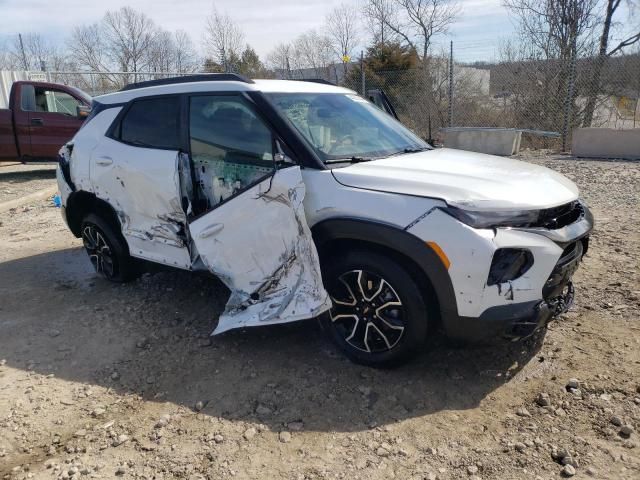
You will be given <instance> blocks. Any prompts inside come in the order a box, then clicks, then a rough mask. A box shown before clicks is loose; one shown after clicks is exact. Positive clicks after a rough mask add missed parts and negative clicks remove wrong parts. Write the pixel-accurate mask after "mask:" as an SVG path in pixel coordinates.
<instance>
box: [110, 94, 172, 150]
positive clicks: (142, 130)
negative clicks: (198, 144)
mask: <svg viewBox="0 0 640 480" xmlns="http://www.w3.org/2000/svg"><path fill="white" fill-rule="evenodd" d="M179 123H180V99H179V98H178V97H160V98H152V99H148V100H136V101H135V102H134V103H133V104H132V105H131V107H130V108H129V110H127V112H126V113H125V115H124V117H122V120H121V121H120V131H119V135H118V133H116V136H117V137H118V139H119V140H121V141H123V142H125V143H130V144H132V145H136V146H140V147H147V148H163V149H171V150H179V149H180V132H179Z"/></svg>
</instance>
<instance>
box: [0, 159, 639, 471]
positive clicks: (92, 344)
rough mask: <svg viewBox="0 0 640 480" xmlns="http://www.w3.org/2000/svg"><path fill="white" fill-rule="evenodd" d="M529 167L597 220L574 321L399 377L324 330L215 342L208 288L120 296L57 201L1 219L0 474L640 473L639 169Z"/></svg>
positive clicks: (451, 354)
mask: <svg viewBox="0 0 640 480" xmlns="http://www.w3.org/2000/svg"><path fill="white" fill-rule="evenodd" d="M521 158H522V159H527V160H529V161H533V162H535V163H540V164H543V165H546V166H548V167H550V168H553V169H556V170H558V171H560V172H562V173H563V174H565V175H567V176H568V177H570V178H571V179H573V180H574V181H576V182H577V184H578V185H579V186H580V188H581V191H582V194H583V196H584V198H585V199H586V200H587V202H588V203H589V205H590V206H591V207H592V209H593V212H594V214H595V217H596V221H597V226H596V229H595V231H594V233H593V236H592V241H591V247H590V250H589V254H588V256H587V258H586V259H585V261H584V263H583V265H582V267H581V269H580V270H579V271H578V273H577V275H576V284H577V299H576V305H575V306H574V308H573V310H572V311H570V312H569V313H568V314H566V315H564V316H562V317H561V318H559V319H558V320H557V321H555V322H553V323H552V324H551V325H550V327H549V329H548V331H547V332H546V335H540V336H539V337H538V338H536V339H532V340H530V341H528V342H526V343H519V344H511V345H502V346H492V347H481V348H480V347H475V348H470V347H463V348H460V347H458V348H452V347H450V346H448V345H447V344H446V343H445V342H443V341H442V340H441V339H440V338H438V337H437V336H434V338H432V339H431V341H430V342H429V344H428V345H427V346H426V348H425V350H424V352H423V353H422V354H421V355H420V356H419V357H418V358H417V359H416V360H415V361H414V362H412V363H410V364H409V365H406V366H404V367H402V368H400V369H396V370H391V371H380V370H372V369H368V368H365V367H360V366H357V365H353V364H351V363H349V362H348V361H346V360H345V359H343V358H342V357H341V356H340V355H339V354H338V353H337V351H336V350H335V349H334V348H333V347H332V346H331V344H330V343H329V342H328V341H327V340H325V338H324V337H323V335H322V334H321V332H320V331H319V329H318V327H317V325H316V324H315V322H301V323H297V324H290V325H286V326H279V327H270V328H256V329H249V330H246V331H238V332H230V333H228V334H225V335H222V336H220V337H216V338H215V339H213V340H210V339H209V337H208V334H209V332H210V331H211V329H212V327H213V325H214V324H215V321H216V318H217V316H218V315H219V313H220V312H221V311H222V309H223V307H224V304H225V302H226V298H227V295H228V292H227V291H226V289H225V288H224V287H223V286H222V285H221V283H220V282H218V281H217V280H215V279H211V278H209V277H207V276H199V275H191V274H187V273H183V272H157V273H154V274H146V275H144V276H143V277H142V278H141V279H140V280H138V281H136V282H134V283H132V284H128V285H125V286H119V285H112V284H109V283H107V282H105V281H103V280H102V279H100V278H98V277H96V276H95V274H94V273H93V272H92V270H91V267H90V264H89V261H88V260H87V258H86V256H85V254H84V252H83V251H82V249H81V244H80V242H79V241H78V240H77V239H75V238H73V236H72V235H71V234H70V233H69V232H68V231H67V229H66V227H65V226H64V224H63V222H62V220H61V218H60V213H59V211H58V210H57V209H55V208H53V207H52V206H50V202H49V201H45V200H41V201H38V202H34V203H32V204H30V205H25V206H23V207H20V208H18V209H14V210H12V211H9V212H6V213H4V214H0V359H1V360H0V478H6V479H23V478H44V479H56V478H76V479H77V478H84V477H87V478H116V477H118V478H145V479H173V478H181V479H182V478H184V479H220V478H239V479H295V480H298V479H309V480H311V479H314V480H315V479H366V480H375V479H390V478H391V479H393V478H396V479H412V480H417V479H458V478H470V479H475V480H477V479H478V478H482V479H529V478H530V479H554V478H561V477H569V476H573V475H575V477H576V478H620V479H625V478H626V479H637V478H640V447H639V446H638V429H640V379H639V373H640V353H639V352H640V349H639V346H640V324H638V312H639V310H640V286H639V285H640V278H639V276H640V271H639V264H640V262H639V260H640V222H639V221H638V220H639V216H640V213H639V211H640V208H639V207H640V205H639V198H638V192H640V163H632V162H616V161H577V160H574V159H571V158H568V157H560V156H556V157H553V156H544V155H540V154H527V153H525V154H523V155H521ZM29 175H34V177H35V178H31V179H30V180H28V181H22V182H14V183H10V186H9V187H7V186H6V185H7V183H8V182H12V180H11V179H12V178H23V179H24V178H25V177H24V176H18V177H15V176H14V177H11V176H10V177H9V179H8V182H7V179H6V177H3V175H2V173H0V191H3V190H4V189H5V188H6V189H13V188H14V185H15V184H17V183H20V188H24V191H25V192H27V191H31V190H32V189H35V188H36V186H35V185H36V184H35V183H33V182H40V181H41V180H45V179H42V178H40V177H39V176H37V175H35V174H29ZM47 175H48V174H47ZM45 181H47V182H49V183H50V182H51V181H52V180H45ZM37 188H39V187H37Z"/></svg>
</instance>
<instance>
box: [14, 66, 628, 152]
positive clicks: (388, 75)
mask: <svg viewBox="0 0 640 480" xmlns="http://www.w3.org/2000/svg"><path fill="white" fill-rule="evenodd" d="M24 73H25V74H27V76H26V78H27V79H31V80H42V81H49V82H56V83H63V84H67V85H73V86H75V87H78V88H80V89H82V90H84V91H86V92H87V93H89V94H90V95H93V96H95V95H101V94H104V93H109V92H113V91H116V90H119V89H121V88H122V87H123V86H125V85H127V84H129V83H132V82H140V81H144V80H152V79H159V78H167V77H174V76H178V75H187V74H181V73H175V72H163V73H155V72H138V73H130V72H35V73H33V72H24ZM276 75H277V72H276ZM286 78H295V79H305V78H306V79H310V78H323V79H325V80H328V81H330V82H332V83H338V84H339V85H342V86H345V87H348V88H350V89H352V90H355V91H357V92H359V93H361V94H362V95H366V94H367V91H369V90H371V89H383V90H384V91H385V93H386V94H387V96H388V97H389V98H390V100H391V102H392V104H393V105H394V107H395V109H396V112H397V113H398V116H399V117H400V120H401V121H402V122H403V123H405V124H406V125H407V126H409V127H410V128H411V129H413V130H414V131H415V132H416V133H417V134H419V135H420V136H422V137H424V138H426V139H430V140H435V141H436V142H437V141H438V140H439V138H440V133H441V129H442V128H446V127H504V128H516V129H522V130H524V131H525V132H527V133H530V135H525V136H524V137H523V145H524V146H528V147H533V148H552V149H555V150H566V149H567V147H568V146H569V145H570V136H571V131H572V130H573V129H574V128H576V127H585V126H593V127H608V128H618V129H620V128H640V101H639V98H640V54H633V55H623V56H617V57H613V58H602V59H598V58H586V59H577V60H575V59H573V60H572V59H570V60H568V61H562V60H539V61H531V60H529V61H513V62H501V63H477V64H474V65H468V64H459V63H455V62H453V67H452V68H451V62H450V59H449V58H447V57H431V58H429V59H428V60H427V61H426V62H424V64H423V65H422V66H421V67H420V68H414V69H407V70H394V71H373V70H371V69H370V68H368V66H367V64H366V61H361V62H358V63H351V64H348V65H342V64H340V65H336V66H332V67H328V68H324V69H317V70H316V69H313V70H311V69H307V70H306V71H299V72H298V71H296V72H288V75H287V77H286Z"/></svg>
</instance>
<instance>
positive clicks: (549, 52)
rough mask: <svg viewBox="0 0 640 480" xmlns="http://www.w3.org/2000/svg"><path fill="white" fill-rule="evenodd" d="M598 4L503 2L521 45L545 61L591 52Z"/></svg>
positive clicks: (591, 0)
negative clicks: (514, 18)
mask: <svg viewBox="0 0 640 480" xmlns="http://www.w3.org/2000/svg"><path fill="white" fill-rule="evenodd" d="M597 4H598V0H504V5H505V6H506V7H507V8H508V9H509V10H510V11H511V13H513V14H514V15H515V17H516V19H517V21H518V24H519V28H520V37H521V39H522V41H523V42H526V43H528V44H530V45H531V46H533V47H535V48H536V49H538V50H539V51H540V52H542V53H543V57H544V58H546V59H561V60H567V59H569V58H571V57H572V56H577V55H580V54H588V53H590V52H591V51H592V49H593V43H594V42H593V33H594V27H595V25H596V20H597V17H596V12H595V9H596V7H597ZM574 40H575V41H574Z"/></svg>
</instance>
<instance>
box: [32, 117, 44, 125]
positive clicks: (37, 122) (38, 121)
mask: <svg viewBox="0 0 640 480" xmlns="http://www.w3.org/2000/svg"><path fill="white" fill-rule="evenodd" d="M31 125H44V121H43V120H42V119H41V118H32V119H31Z"/></svg>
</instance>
